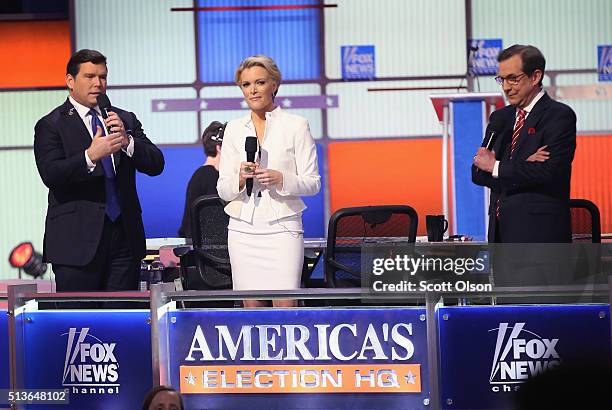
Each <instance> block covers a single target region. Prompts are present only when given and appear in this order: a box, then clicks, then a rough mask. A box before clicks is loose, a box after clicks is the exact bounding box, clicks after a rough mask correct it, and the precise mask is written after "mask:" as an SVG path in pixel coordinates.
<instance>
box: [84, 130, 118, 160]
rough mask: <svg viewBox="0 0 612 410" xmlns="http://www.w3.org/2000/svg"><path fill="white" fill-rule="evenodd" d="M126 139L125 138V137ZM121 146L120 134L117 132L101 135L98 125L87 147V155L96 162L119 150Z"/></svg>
mask: <svg viewBox="0 0 612 410" xmlns="http://www.w3.org/2000/svg"><path fill="white" fill-rule="evenodd" d="M126 139H127V138H126ZM121 146H122V136H121V134H119V133H118V132H115V133H112V134H110V135H107V136H104V135H102V128H101V127H100V126H98V127H97V129H96V135H94V137H93V139H92V140H91V145H90V146H89V148H87V156H88V157H89V159H90V160H92V161H93V162H98V161H99V160H101V159H102V158H104V157H108V156H109V155H112V154H114V153H115V152H117V151H119V150H120V149H121Z"/></svg>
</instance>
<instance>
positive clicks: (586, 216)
mask: <svg viewBox="0 0 612 410" xmlns="http://www.w3.org/2000/svg"><path fill="white" fill-rule="evenodd" d="M570 211H571V215H572V238H573V239H572V241H573V242H593V243H601V216H600V214H599V208H597V205H595V204H594V203H593V202H591V201H589V200H588V199H570Z"/></svg>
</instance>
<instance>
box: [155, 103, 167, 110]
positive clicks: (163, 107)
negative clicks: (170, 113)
mask: <svg viewBox="0 0 612 410" xmlns="http://www.w3.org/2000/svg"><path fill="white" fill-rule="evenodd" d="M165 109H166V103H165V102H163V101H160V102H158V103H157V111H164V110H165Z"/></svg>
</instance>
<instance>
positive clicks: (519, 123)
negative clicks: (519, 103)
mask: <svg viewBox="0 0 612 410" xmlns="http://www.w3.org/2000/svg"><path fill="white" fill-rule="evenodd" d="M526 115H527V111H525V110H523V109H521V108H519V109H518V114H517V116H516V123H515V124H514V131H512V145H511V147H510V159H512V154H514V150H515V149H516V145H517V144H518V139H519V135H520V134H521V130H522V129H523V125H525V116H526ZM499 208H500V203H499V199H498V200H497V204H496V206H495V216H496V217H497V219H499Z"/></svg>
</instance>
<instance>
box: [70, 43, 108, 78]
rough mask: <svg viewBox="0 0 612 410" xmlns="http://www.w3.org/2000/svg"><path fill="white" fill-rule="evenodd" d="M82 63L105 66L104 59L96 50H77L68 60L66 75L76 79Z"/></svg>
mask: <svg viewBox="0 0 612 410" xmlns="http://www.w3.org/2000/svg"><path fill="white" fill-rule="evenodd" d="M83 63H92V64H104V65H106V57H105V56H104V54H102V53H101V52H99V51H96V50H88V49H86V48H84V49H82V50H79V51H77V52H76V53H74V54H73V55H72V56H71V57H70V60H68V64H67V65H66V74H70V75H71V76H73V77H76V75H77V74H78V73H79V70H80V68H81V64H83Z"/></svg>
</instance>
